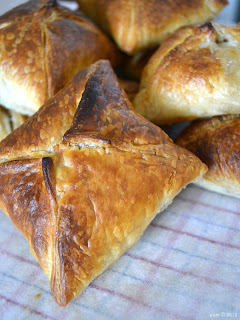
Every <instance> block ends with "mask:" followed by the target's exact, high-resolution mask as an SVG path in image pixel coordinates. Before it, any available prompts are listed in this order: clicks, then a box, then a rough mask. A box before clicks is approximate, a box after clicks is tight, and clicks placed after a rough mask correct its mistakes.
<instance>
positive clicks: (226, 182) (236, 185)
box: [176, 115, 240, 198]
mask: <svg viewBox="0 0 240 320" xmlns="http://www.w3.org/2000/svg"><path fill="white" fill-rule="evenodd" d="M176 143H177V144H179V145H181V146H183V147H184V148H187V149H188V150H190V151H192V152H193V153H194V154H196V156H198V157H199V158H200V159H201V160H202V161H203V162H204V163H205V164H206V165H207V166H208V171H207V173H206V174H205V175H204V176H203V177H202V178H199V179H198V180H197V181H196V184H198V185H199V186H200V187H203V188H205V189H208V190H211V191H215V192H219V193H222V194H226V195H229V196H232V197H237V198H240V115H225V116H218V117H213V118H212V119H208V120H202V121H196V122H195V123H194V124H192V125H190V127H188V128H187V129H185V131H183V133H182V134H181V135H180V136H179V137H178V138H177V140H176Z"/></svg>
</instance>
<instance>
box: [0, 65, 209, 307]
mask: <svg viewBox="0 0 240 320" xmlns="http://www.w3.org/2000/svg"><path fill="white" fill-rule="evenodd" d="M19 136H21V141H19V139H18V137H19ZM205 172H206V166H205V165H204V164H203V163H202V162H201V161H200V160H199V159H198V158H197V157H196V156H194V155H193V154H192V153H191V152H189V151H187V150H185V149H183V148H181V147H179V146H176V145H175V144H174V143H173V142H172V140H171V139H170V138H169V137H168V136H167V135H166V134H165V133H164V132H163V131H162V130H161V129H160V128H158V127H156V126H155V125H153V124H152V123H151V122H149V121H148V120H146V119H144V118H143V117H141V116H140V115H137V114H136V113H135V112H134V110H133V108H132V106H131V104H130V102H129V101H128V99H127V96H126V93H125V92H124V91H123V90H122V89H121V87H120V85H119V84H118V82H117V78H116V76H115V74H114V72H113V70H112V69H111V66H110V64H109V62H108V61H98V62H96V63H94V64H93V65H91V66H90V67H88V68H86V69H84V70H82V71H81V72H80V73H78V74H77V75H76V76H75V77H74V78H73V80H72V82H70V83H69V84H68V85H67V86H66V87H65V88H63V89H62V90H61V91H59V92H58V93H57V95H56V96H55V97H54V98H52V99H51V100H49V101H48V102H47V104H45V105H44V106H43V107H41V109H40V110H39V111H38V112H37V113H36V114H35V115H33V116H32V117H31V118H29V119H28V120H27V121H26V122H25V123H24V124H23V125H22V126H21V127H20V128H18V129H16V130H15V131H14V132H12V133H11V134H10V135H9V136H8V137H7V138H6V139H5V140H3V141H2V142H1V143H0V207H1V209H2V210H3V211H4V212H5V213H6V214H7V215H8V216H9V217H10V219H11V220H12V222H13V223H14V225H15V226H16V227H17V228H18V229H19V230H20V231H21V232H22V233H23V235H24V236H25V237H26V238H27V240H28V242H29V246H30V249H31V252H32V254H33V255H34V257H35V258H36V259H37V260H38V262H39V263H40V265H41V267H42V269H43V271H44V272H45V273H46V275H47V276H48V277H49V278H50V280H51V289H52V294H53V297H54V299H55V300H56V302H57V303H58V304H59V305H63V306H64V305H66V304H67V303H68V302H69V301H70V300H71V299H72V298H74V297H76V296H77V295H78V294H80V293H81V292H82V290H83V289H84V288H85V287H86V286H87V285H88V284H89V283H90V282H91V281H92V280H93V279H95V278H96V277H97V276H98V275H100V274H101V273H102V272H103V271H104V270H106V269H107V268H108V267H109V266H111V265H112V264H113V263H114V262H115V261H116V260H118V259H119V258H120V256H121V255H122V254H123V253H124V252H125V251H126V250H128V249H129V248H130V247H131V246H133V245H134V244H135V243H136V242H137V241H138V239H139V238H140V237H141V235H142V233H143V232H144V230H145V229H146V227H147V226H148V225H149V223H150V222H151V220H152V219H153V218H154V217H155V215H156V214H157V213H158V212H160V211H162V210H163V209H164V208H166V207H167V206H168V205H169V204H170V203H171V202H172V200H173V198H174V197H175V196H176V195H177V194H178V193H179V192H180V191H181V189H182V188H184V187H185V186H186V185H187V184H188V183H189V182H191V181H192V180H194V179H196V178H198V177H199V176H201V175H203V174H204V173H205Z"/></svg>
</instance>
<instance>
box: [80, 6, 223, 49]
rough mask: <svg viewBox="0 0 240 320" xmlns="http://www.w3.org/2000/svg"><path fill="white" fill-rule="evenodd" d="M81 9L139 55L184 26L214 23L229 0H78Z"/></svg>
mask: <svg viewBox="0 0 240 320" xmlns="http://www.w3.org/2000/svg"><path fill="white" fill-rule="evenodd" d="M77 1H78V3H79V5H80V9H81V10H82V11H83V12H84V13H86V14H87V15H88V16H89V17H91V18H92V19H93V20H94V21H96V22H97V24H98V25H99V26H101V27H102V28H103V30H104V31H106V32H107V33H108V34H110V35H111V36H112V38H113V39H114V40H115V42H116V43H117V44H118V46H119V48H120V49H121V50H122V51H124V52H126V53H128V54H131V55H132V54H135V53H137V52H140V51H144V50H146V49H151V48H154V47H156V46H157V45H158V44H159V43H160V42H161V40H162V39H163V37H164V36H166V35H167V34H170V33H172V32H174V31H176V30H177V29H178V28H180V27H182V26H186V25H189V24H193V23H204V22H207V21H209V20H212V19H213V18H214V17H216V15H217V14H218V13H219V12H220V10H221V9H222V8H223V7H224V6H225V5H226V4H227V3H228V1H227V0H181V1H176V0H77Z"/></svg>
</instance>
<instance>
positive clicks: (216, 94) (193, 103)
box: [134, 23, 240, 124]
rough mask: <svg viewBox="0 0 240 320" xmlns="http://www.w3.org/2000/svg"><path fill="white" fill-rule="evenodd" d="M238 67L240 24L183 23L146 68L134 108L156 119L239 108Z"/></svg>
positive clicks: (169, 119)
mask: <svg viewBox="0 0 240 320" xmlns="http://www.w3.org/2000/svg"><path fill="white" fill-rule="evenodd" d="M239 68H240V26H239V25H235V26H225V25H219V24H215V23H214V24H211V23H207V24H205V25H202V26H199V25H198V26H189V27H184V28H182V29H180V30H179V31H177V32H176V33H175V34H173V35H171V36H170V37H168V38H166V39H165V40H164V41H163V43H162V45H161V46H160V48H159V49H158V50H157V51H156V52H155V53H154V54H153V56H152V57H151V59H150V61H149V62H148V64H147V65H146V67H145V68H144V71H143V75H142V79H141V85H140V91H139V93H138V95H137V96H136V98H135V100H134V107H135V109H136V111H137V112H139V113H140V114H142V115H143V116H145V117H146V118H148V119H149V120H151V121H153V122H154V123H157V124H171V123H174V122H181V121H188V120H192V119H198V118H203V117H211V116H214V115H222V114H234V113H239V112H240V90H239V86H240V73H239V71H238V70H239Z"/></svg>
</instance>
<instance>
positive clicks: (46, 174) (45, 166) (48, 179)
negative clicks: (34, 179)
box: [42, 157, 56, 199]
mask: <svg viewBox="0 0 240 320" xmlns="http://www.w3.org/2000/svg"><path fill="white" fill-rule="evenodd" d="M42 171H43V178H44V181H45V185H46V188H47V190H48V191H49V193H50V194H51V195H52V197H53V198H54V199H55V198H56V196H55V187H54V185H55V183H54V182H53V181H54V180H55V179H54V176H53V161H52V159H51V158H49V157H46V158H42Z"/></svg>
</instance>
